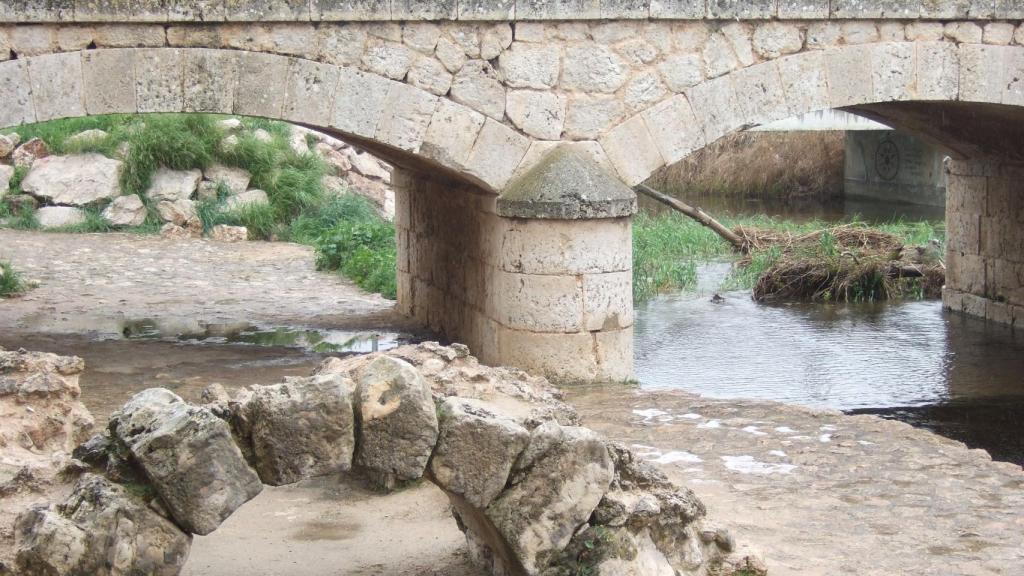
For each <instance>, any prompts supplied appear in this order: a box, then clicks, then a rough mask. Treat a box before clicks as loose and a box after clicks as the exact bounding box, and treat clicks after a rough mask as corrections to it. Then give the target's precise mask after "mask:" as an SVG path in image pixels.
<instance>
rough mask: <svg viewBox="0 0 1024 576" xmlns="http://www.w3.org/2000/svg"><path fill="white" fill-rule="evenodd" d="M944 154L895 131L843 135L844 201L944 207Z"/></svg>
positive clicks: (852, 131) (916, 139)
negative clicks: (871, 201)
mask: <svg viewBox="0 0 1024 576" xmlns="http://www.w3.org/2000/svg"><path fill="white" fill-rule="evenodd" d="M945 158H946V153H945V152H943V151H941V150H939V149H937V148H936V147H935V146H932V145H931V144H929V143H927V142H923V141H921V140H920V139H918V138H916V137H914V136H913V135H911V134H906V133H903V132H898V131H886V130H850V131H848V132H847V133H846V155H845V162H844V175H843V178H844V181H845V182H844V186H843V193H844V195H845V196H846V197H847V198H855V199H869V200H882V201H884V202H902V203H906V204H921V205H926V206H937V207H940V208H941V207H943V206H945V205H946V169H945V163H944V160H945Z"/></svg>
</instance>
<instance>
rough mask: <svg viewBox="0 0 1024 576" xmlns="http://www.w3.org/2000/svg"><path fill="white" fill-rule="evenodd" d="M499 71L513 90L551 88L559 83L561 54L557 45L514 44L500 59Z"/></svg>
mask: <svg viewBox="0 0 1024 576" xmlns="http://www.w3.org/2000/svg"><path fill="white" fill-rule="evenodd" d="M498 70H500V71H501V73H502V74H503V75H504V78H505V83H506V84H507V85H508V86H510V87H512V88H536V89H538V90H543V89H547V88H551V87H553V86H554V85H555V84H557V83H558V76H559V72H560V71H561V53H560V50H559V48H558V46H555V45H547V44H526V43H522V42H519V43H514V44H512V46H511V48H510V49H509V50H506V51H505V52H502V54H501V56H500V57H499V58H498Z"/></svg>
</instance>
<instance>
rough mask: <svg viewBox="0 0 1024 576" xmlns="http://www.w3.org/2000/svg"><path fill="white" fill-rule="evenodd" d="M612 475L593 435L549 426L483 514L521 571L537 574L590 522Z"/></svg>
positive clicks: (608, 460) (534, 437) (539, 431)
mask: <svg viewBox="0 0 1024 576" xmlns="http://www.w3.org/2000/svg"><path fill="white" fill-rule="evenodd" d="M613 474H614V466H613V463H612V460H611V457H610V456H609V454H608V450H607V448H606V447H605V443H604V441H603V440H602V439H601V438H600V437H599V436H598V435H597V433H596V432H594V431H592V430H589V429H587V428H579V427H574V426H561V425H559V424H558V423H556V422H553V421H552V422H547V423H545V424H542V425H541V426H538V427H537V428H535V429H534V430H533V432H532V433H531V437H530V444H529V446H528V447H527V448H526V451H525V452H523V454H522V455H521V456H520V457H519V460H518V462H517V463H516V468H515V470H514V471H513V473H512V477H511V478H510V480H509V487H508V488H506V489H505V491H504V492H502V494H501V495H500V496H499V497H498V498H497V499H496V500H495V501H494V502H492V503H491V505H490V506H488V507H487V510H486V512H485V513H486V515H487V518H488V519H490V521H491V522H493V523H494V526H495V528H496V529H497V531H498V532H499V533H500V534H501V535H502V536H503V537H504V540H505V542H506V543H507V545H508V548H509V549H510V550H511V552H512V553H513V554H514V556H515V557H516V558H517V560H518V562H519V563H520V564H521V565H522V567H523V569H524V570H525V571H526V572H527V573H528V574H539V573H540V572H541V571H542V570H543V569H544V568H545V567H547V566H548V564H549V563H550V562H551V561H552V560H553V559H554V558H555V557H556V556H557V554H558V553H559V552H561V551H562V549H564V548H565V547H566V546H567V545H568V544H569V541H570V540H571V539H572V537H573V534H574V533H575V532H576V530H577V529H578V528H579V527H580V526H582V525H583V523H585V522H586V521H587V519H588V518H590V515H591V513H593V511H594V509H595V508H596V507H597V505H598V503H600V502H601V498H602V497H604V495H605V493H606V492H607V491H608V487H609V485H610V484H611V481H612V477H613Z"/></svg>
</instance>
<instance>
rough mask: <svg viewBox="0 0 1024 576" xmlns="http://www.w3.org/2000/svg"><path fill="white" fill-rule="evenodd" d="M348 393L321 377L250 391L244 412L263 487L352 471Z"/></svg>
mask: <svg viewBox="0 0 1024 576" xmlns="http://www.w3.org/2000/svg"><path fill="white" fill-rule="evenodd" d="M353 387H354V385H353V384H352V381H351V380H349V379H348V378H343V377H341V376H339V375H323V376H314V377H311V378H304V379H299V380H293V381H291V382H287V383H285V384H277V385H274V386H257V387H254V388H253V390H252V397H251V399H250V400H249V402H248V404H247V405H246V410H247V411H248V415H247V417H248V420H249V423H250V426H251V428H250V429H251V434H252V446H253V454H254V455H255V457H256V471H257V472H258V473H259V475H260V478H261V479H262V480H263V482H265V483H267V484H271V485H273V486H280V485H282V484H291V483H293V482H298V481H299V480H303V479H306V478H312V477H314V476H323V475H326V474H333V473H337V472H344V471H346V470H348V469H350V468H351V467H352V456H353V454H354V453H355V444H356V440H355V415H354V413H353V411H352V393H353Z"/></svg>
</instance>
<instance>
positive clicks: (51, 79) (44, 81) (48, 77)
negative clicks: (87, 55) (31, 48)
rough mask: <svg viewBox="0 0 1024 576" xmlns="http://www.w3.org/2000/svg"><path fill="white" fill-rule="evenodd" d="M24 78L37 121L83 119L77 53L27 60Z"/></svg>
mask: <svg viewBox="0 0 1024 576" xmlns="http://www.w3.org/2000/svg"><path fill="white" fill-rule="evenodd" d="M28 75H29V79H30V82H31V86H32V103H33V105H34V107H35V112H36V120H37V121H39V122H45V121H47V120H53V119H55V118H68V117H75V116H84V115H85V102H84V101H83V98H82V56H81V53H79V52H69V53H67V54H49V55H45V56H35V57H33V58H30V59H29V60H28Z"/></svg>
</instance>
